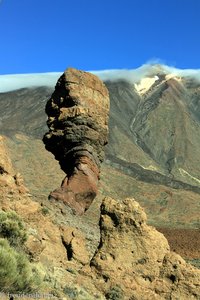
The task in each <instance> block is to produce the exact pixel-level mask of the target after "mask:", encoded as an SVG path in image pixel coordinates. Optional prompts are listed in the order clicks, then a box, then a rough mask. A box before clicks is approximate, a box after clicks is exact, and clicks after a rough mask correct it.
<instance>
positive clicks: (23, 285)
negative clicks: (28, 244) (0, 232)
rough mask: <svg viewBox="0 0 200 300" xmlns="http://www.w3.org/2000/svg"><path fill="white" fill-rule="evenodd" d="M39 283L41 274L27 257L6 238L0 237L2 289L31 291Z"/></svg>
mask: <svg viewBox="0 0 200 300" xmlns="http://www.w3.org/2000/svg"><path fill="white" fill-rule="evenodd" d="M39 285H40V278H39V275H38V273H37V271H36V270H35V269H33V268H32V266H31V264H30V262H29V261H28V259H27V257H26V256H25V255H24V254H23V253H21V252H19V251H16V250H15V249H14V248H12V247H11V246H10V245H9V243H8V241H7V240H6V239H0V290H1V291H4V292H20V291H23V292H26V291H27V292H29V291H32V290H34V289H35V288H37V289H38V286H39Z"/></svg>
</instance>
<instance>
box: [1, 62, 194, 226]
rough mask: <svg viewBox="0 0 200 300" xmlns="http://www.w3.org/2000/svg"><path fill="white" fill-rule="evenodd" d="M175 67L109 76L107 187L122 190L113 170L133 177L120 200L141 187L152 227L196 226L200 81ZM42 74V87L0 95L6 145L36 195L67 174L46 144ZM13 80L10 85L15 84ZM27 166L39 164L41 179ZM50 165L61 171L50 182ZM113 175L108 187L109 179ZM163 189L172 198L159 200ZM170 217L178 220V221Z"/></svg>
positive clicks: (45, 92)
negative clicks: (171, 225) (181, 73)
mask: <svg viewBox="0 0 200 300" xmlns="http://www.w3.org/2000/svg"><path fill="white" fill-rule="evenodd" d="M169 71H172V70H171V69H170V70H168V69H166V68H165V67H164V66H158V65H156V66H148V72H147V70H146V69H145V72H143V74H142V75H141V74H140V78H138V76H135V77H136V78H135V79H134V80H133V81H132V79H130V78H128V77H127V78H126V76H127V75H126V76H124V75H123V76H124V78H121V79H120V78H118V77H117V76H116V75H115V76H114V75H113V74H115V73H112V72H111V75H110V80H108V79H109V74H106V78H105V84H106V86H107V88H108V90H109V94H110V102H111V109H110V120H109V143H108V145H107V148H106V161H105V163H104V167H103V171H102V179H103V181H102V186H103V188H102V192H104V191H105V190H106V191H107V192H108V190H109V191H110V193H111V196H112V194H113V193H114V191H115V190H118V184H117V180H116V176H115V175H114V174H115V173H116V172H118V174H119V175H118V176H120V177H121V178H123V180H124V181H125V182H130V184H129V186H128V187H127V188H123V187H121V191H119V193H120V195H121V197H122V198H123V196H135V193H136V190H137V191H138V190H139V192H137V194H138V197H139V198H138V199H139V200H140V201H142V203H144V205H145V207H146V208H147V212H148V213H149V214H150V221H152V222H153V224H157V225H159V226H160V225H161V226H162V225H163V224H165V225H166V224H168V225H167V226H169V224H174V225H175V224H176V226H183V224H185V225H184V226H186V227H191V226H192V227H195V228H196V227H198V226H199V225H198V224H199V218H198V216H197V214H196V209H197V207H198V198H199V193H200V164H199V155H198V154H199V149H200V134H199V133H200V132H199V130H200V81H198V79H197V78H195V77H194V76H191V75H190V76H185V75H184V76H181V75H180V74H179V76H178V75H177V74H174V73H173V72H172V73H169ZM56 75H57V74H56ZM100 75H101V76H102V74H100ZM38 76H39V75H38ZM123 76H122V77H123ZM19 77H20V75H19ZM115 77H117V78H115ZM129 77H130V76H129ZM38 78H39V81H38V83H37V82H35V83H34V84H38V85H39V86H35V87H30V88H20V89H18V90H11V91H9V92H2V93H0V104H1V111H0V132H1V134H3V135H5V136H7V137H9V139H8V140H7V143H8V145H9V149H10V152H11V155H12V159H13V162H14V164H15V165H16V167H17V168H18V169H19V171H20V172H21V173H22V174H24V178H25V181H26V182H27V184H28V185H29V186H30V187H31V189H32V191H33V192H34V193H37V194H38V187H40V188H42V190H45V191H46V192H45V193H46V194H48V192H50V191H51V190H52V188H51V185H52V184H53V187H56V186H55V185H54V184H55V182H59V180H60V178H61V176H63V173H62V171H61V170H60V168H59V165H57V164H56V162H55V161H54V160H53V157H52V156H51V155H50V154H49V153H47V152H46V151H45V149H44V146H43V144H42V142H41V139H42V137H43V135H44V133H45V132H47V126H46V123H45V120H46V119H47V117H46V114H45V104H46V102H47V100H48V99H49V97H50V95H51V94H52V92H53V87H51V86H46V87H45V86H40V84H43V82H44V80H41V75H40V76H39V77H38ZM0 79H1V78H0ZM40 82H41V83H40ZM10 84H11V89H12V81H11V83H10ZM29 84H30V83H29ZM24 85H26V82H24ZM22 86H23V85H22ZM22 152H23V155H22V154H20V153H22ZM38 154H39V155H38ZM29 165H32V167H33V168H36V169H37V174H38V175H37V176H36V175H35V174H33V173H32V171H31V170H30V169H29V168H28V166H29ZM45 165H48V166H49V170H52V169H55V168H56V170H57V171H56V172H53V173H54V177H55V178H54V179H53V181H52V182H51V180H50V179H49V178H50V177H51V174H52V173H50V172H48V171H47V172H44V171H43V170H41V166H44V167H45ZM45 168H46V167H45ZM104 170H105V171H104ZM107 170H110V171H107ZM111 170H112V171H111ZM107 172H109V174H110V180H109V184H108V185H107V182H106V183H105V184H104V180H107V179H106V177H107V176H106V173H107ZM55 174H56V175H55ZM135 180H136V181H135ZM138 180H139V181H138ZM140 182H146V184H145V183H143V186H146V185H148V186H149V187H148V188H147V187H145V188H142V187H141V188H140V189H139V188H138V187H139V186H141V183H140ZM152 184H153V186H154V188H153V191H152V192H151V195H148V197H149V198H153V202H154V204H153V205H152V202H151V201H149V200H148V197H147V198H146V197H144V195H143V194H144V189H146V190H152V188H151V187H152ZM123 186H125V184H124V185H123ZM131 186H132V188H131ZM161 186H162V190H165V189H167V191H169V194H171V195H172V197H171V198H172V200H170V201H169V199H168V198H169V197H167V199H168V200H165V199H163V200H161V199H162V198H163V196H160V195H158V194H159V193H158V192H156V191H160V190H161ZM166 187H167V188H166ZM177 189H178V190H177ZM183 190H187V191H190V192H191V193H189V195H190V196H188V198H187V199H185V197H183V196H182V193H183V192H182V191H183ZM145 193H146V191H145ZM177 193H178V194H179V196H178V198H179V200H177V196H176V194H177ZM160 197H161V199H160ZM164 198H165V196H164ZM159 199H160V200H159ZM180 203H182V205H180ZM186 207H187V214H185V210H186ZM160 210H161V213H160ZM162 210H164V213H163V211H162ZM166 213H167V216H166ZM172 215H175V216H179V217H177V218H176V217H175V218H172ZM178 224H179V225H178ZM181 224H182V225H181Z"/></svg>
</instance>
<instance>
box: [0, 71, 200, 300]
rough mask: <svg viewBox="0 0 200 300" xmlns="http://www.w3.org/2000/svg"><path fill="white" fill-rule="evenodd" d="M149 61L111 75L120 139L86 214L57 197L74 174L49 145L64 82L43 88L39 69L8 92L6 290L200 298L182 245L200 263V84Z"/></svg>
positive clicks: (1, 115)
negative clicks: (53, 98)
mask: <svg viewBox="0 0 200 300" xmlns="http://www.w3.org/2000/svg"><path fill="white" fill-rule="evenodd" d="M142 70H143V72H141V69H140V70H139V73H138V70H137V72H135V71H134V72H131V73H129V72H128V75H129V76H128V77H127V72H125V73H124V72H122V73H123V74H122V75H123V76H122V75H121V73H120V74H119V73H118V72H117V74H116V73H115V72H111V73H110V75H109V74H107V73H106V72H105V71H104V72H103V75H102V73H101V74H100V75H101V76H104V77H105V78H104V79H105V84H106V86H107V88H108V89H109V93H110V100H111V110H110V121H109V131H110V133H109V143H108V145H107V149H106V159H105V162H104V164H103V165H102V167H101V178H100V184H99V193H98V195H97V196H96V197H95V199H94V201H93V202H92V204H91V206H90V207H89V209H88V210H87V211H86V212H85V213H84V214H83V215H82V216H79V215H73V214H72V211H71V210H70V209H69V207H68V206H66V205H64V203H63V202H62V201H57V200H56V199H50V201H49V200H48V195H49V193H50V192H51V191H52V190H53V189H54V188H57V187H58V185H60V183H61V181H62V179H63V177H64V176H65V174H64V173H63V171H62V170H61V168H60V166H59V164H58V162H57V161H56V160H55V158H54V157H53V155H52V154H51V153H49V152H48V151H46V150H45V148H44V144H43V142H42V137H43V135H44V133H46V132H47V127H46V124H45V120H46V119H47V118H46V115H45V105H46V102H47V100H48V99H49V98H50V95H51V94H52V92H53V87H51V86H41V85H43V82H44V81H43V80H41V78H42V76H43V75H38V76H39V77H38V78H39V80H40V81H41V83H39V82H38V84H36V82H34V85H35V84H36V86H33V85H32V84H30V87H29V85H27V83H26V84H25V83H24V87H23V86H18V87H19V89H17V90H15V89H13V88H11V90H10V91H3V90H2V93H1V94H0V104H1V112H0V120H1V123H0V128H1V136H0V154H1V155H0V190H1V193H0V237H1V238H0V250H1V251H0V259H1V266H0V273H1V274H5V276H2V275H1V276H0V277H1V280H0V290H1V289H2V288H3V292H22V291H23V293H24V292H25V293H27V292H30V291H34V289H36V290H37V292H38V291H43V294H42V295H43V297H42V299H43V298H44V299H46V298H47V295H51V297H52V298H53V299H63V300H66V299H80V300H81V299H88V300H89V299H91V300H92V299H102V300H103V299H133V298H134V299H138V300H140V299H147V300H148V299H150V298H152V299H163V300H164V299H169V298H170V299H178V298H180V299H190V298H191V299H192V298H194V299H198V298H199V293H200V291H199V276H200V273H199V270H197V269H196V268H193V267H192V266H191V265H190V264H187V263H186V262H185V261H184V260H183V259H182V258H181V257H180V256H179V255H177V254H175V253H174V252H173V251H176V252H178V253H179V254H181V255H183V257H184V258H185V259H187V260H188V261H190V262H191V263H193V264H195V265H197V266H198V264H199V257H200V255H199V250H198V249H199V241H200V239H199V234H200V232H199V221H200V220H199V211H198V207H199V193H200V191H199V190H200V187H199V183H198V180H199V179H198V178H199V177H198V176H199V173H198V155H197V152H198V128H199V127H198V126H199V125H198V124H199V119H198V99H199V98H198V97H199V94H198V91H199V83H198V80H197V79H196V78H194V76H193V77H191V76H189V77H187V76H186V74H183V75H184V76H178V75H177V74H174V70H171V69H168V68H167V67H163V66H158V65H157V66H148V68H145V69H142ZM169 71H170V72H169ZM171 71H173V72H171ZM124 74H125V75H126V76H124ZM133 75H134V76H133ZM179 75H180V74H179ZM109 76H110V77H109ZM19 77H20V76H19ZM12 78H13V76H12ZM23 78H24V79H25V78H26V77H23ZM91 78H92V77H91ZM29 79H30V76H29ZM43 79H44V78H43ZM19 81H20V80H19ZM0 82H1V78H0ZM45 82H46V81H45ZM70 82H71V81H70ZM29 83H30V82H29ZM72 83H73V82H72ZM93 83H94V82H93ZM11 85H12V84H11ZM14 86H15V88H16V82H15V84H14ZM85 87H87V83H86V84H85ZM88 87H89V86H88ZM76 88H77V87H76ZM0 89H1V85H0ZM82 92H84V87H83V91H82ZM90 92H91V91H90ZM90 92H89V93H88V94H87V96H89V95H90ZM75 100H76V99H75ZM83 100H84V97H83ZM88 101H90V99H89V98H88ZM51 104H52V105H53V104H54V103H53V102H52V103H51ZM70 109H71V107H70ZM70 112H71V110H70ZM99 116H100V118H101V117H102V116H101V113H100V114H99ZM90 117H91V116H90V115H89V114H88V116H86V118H88V119H90ZM86 121H87V120H86ZM97 122H98V120H97ZM106 124H107V122H106ZM75 131H76V128H75ZM171 133H173V134H171ZM72 137H73V136H72ZM55 146H56V147H58V151H59V147H62V146H63V145H62V144H59V145H55ZM195 162H196V164H195ZM180 170H181V171H180ZM105 196H106V197H105ZM103 199H104V200H103ZM114 199H115V200H114ZM102 200H103V201H102ZM135 200H137V201H139V203H140V204H139V203H138V202H136V201H135ZM140 205H142V206H144V208H145V210H146V211H147V213H148V215H149V218H148V223H146V222H147V217H146V214H145V212H144V210H143V209H142V208H141V206H140ZM149 224H151V225H154V226H156V227H157V228H158V230H159V231H160V232H163V233H164V235H165V236H166V237H168V238H169V242H170V245H169V244H168V242H167V240H166V238H165V237H164V236H163V234H161V233H160V232H158V231H157V230H156V229H155V228H153V227H152V226H149ZM170 248H171V251H170ZM126 257H127V258H128V259H124V258H126ZM8 266H9V267H8ZM5 269H6V273H5ZM19 270H20V272H19ZM2 272H4V273H2ZM3 295H4V294H3ZM45 295H46V296H45ZM30 299H33V298H30Z"/></svg>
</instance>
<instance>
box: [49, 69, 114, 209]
mask: <svg viewBox="0 0 200 300" xmlns="http://www.w3.org/2000/svg"><path fill="white" fill-rule="evenodd" d="M46 113H47V115H48V121H47V125H48V127H49V132H48V133H47V134H46V135H45V136H44V139H43V141H44V143H45V145H46V149H47V150H49V151H50V152H52V153H53V154H54V155H55V158H56V159H57V160H58V161H59V163H60V166H61V168H62V170H63V171H64V172H65V173H66V174H67V176H66V178H65V179H64V180H63V182H62V185H61V188H59V189H57V190H55V191H54V192H52V193H51V197H52V198H54V199H56V200H61V201H63V202H64V203H65V204H67V205H68V206H70V207H71V208H72V210H73V211H75V212H76V213H78V214H83V213H84V211H86V210H87V209H88V208H89V206H90V204H91V203H92V201H93V199H94V198H95V196H96V194H97V189H98V188H97V185H98V180H99V173H100V163H101V162H102V161H103V158H104V145H106V144H107V139H108V113H109V96H108V91H107V89H106V87H105V85H104V84H103V83H102V82H101V81H100V80H99V79H98V78H97V77H96V76H95V75H93V74H90V73H87V72H83V71H78V70H76V69H72V68H69V69H67V70H66V71H65V73H64V74H63V75H62V76H61V77H60V79H59V80H58V82H57V85H56V87H55V91H54V93H53V94H52V96H51V99H50V100H49V101H48V102H47V105H46Z"/></svg>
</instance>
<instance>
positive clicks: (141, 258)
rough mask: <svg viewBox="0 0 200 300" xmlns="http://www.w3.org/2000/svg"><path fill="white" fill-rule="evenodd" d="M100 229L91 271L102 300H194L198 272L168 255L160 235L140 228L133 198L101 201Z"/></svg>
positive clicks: (199, 294) (199, 292)
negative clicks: (101, 293) (119, 200)
mask: <svg viewBox="0 0 200 300" xmlns="http://www.w3.org/2000/svg"><path fill="white" fill-rule="evenodd" d="M100 229H101V240H100V244H99V247H98V249H97V251H96V253H95V255H94V257H93V259H92V261H91V268H92V271H93V272H92V273H93V274H95V277H94V282H96V286H98V287H99V288H100V289H101V291H102V292H103V293H104V294H105V295H107V299H114V298H111V297H112V296H113V295H115V296H116V299H134V300H149V299H160V300H161V299H163V300H164V299H182V300H186V299H200V270H198V269H195V268H194V267H192V266H191V265H189V264H187V263H186V262H185V261H184V260H183V259H182V258H181V257H180V256H179V255H178V254H176V253H174V252H170V248H169V245H168V242H167V240H166V238H165V237H164V235H163V234H161V233H159V232H158V231H157V230H156V229H155V228H153V227H151V226H148V225H147V224H146V214H145V212H144V211H143V209H142V208H141V207H140V205H139V204H138V203H137V202H136V201H134V199H126V200H124V201H123V202H121V203H119V202H116V201H115V200H113V199H111V198H109V197H107V198H105V199H104V201H103V203H102V205H101V219H100ZM117 297H118V298H117Z"/></svg>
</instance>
